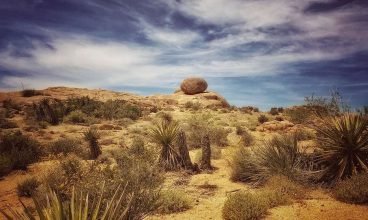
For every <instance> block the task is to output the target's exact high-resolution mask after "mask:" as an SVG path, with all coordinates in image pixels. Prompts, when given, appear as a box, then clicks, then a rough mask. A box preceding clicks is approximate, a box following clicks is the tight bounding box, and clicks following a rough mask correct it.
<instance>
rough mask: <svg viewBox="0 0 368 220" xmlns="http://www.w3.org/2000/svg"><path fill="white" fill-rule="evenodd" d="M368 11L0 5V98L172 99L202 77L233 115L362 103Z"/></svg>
mask: <svg viewBox="0 0 368 220" xmlns="http://www.w3.org/2000/svg"><path fill="white" fill-rule="evenodd" d="M367 27H368V1H366V0H356V1H354V0H303V1H302V0H155V1H152V0H140V1H137V0H78V1H76V0H16V1H15V0H1V4H0V89H1V90H5V91H6V90H14V89H18V90H19V89H20V88H21V87H22V86H21V85H22V84H23V85H24V87H26V88H46V87H49V86H76V87H89V88H105V89H115V90H120V91H132V92H135V93H139V94H145V95H147V94H155V93H171V92H172V91H174V90H175V88H177V87H178V86H179V83H180V81H181V80H182V79H183V78H185V77H188V76H201V77H204V78H205V79H206V80H207V81H208V82H209V89H210V90H215V91H217V92H219V93H220V94H222V95H224V96H225V97H226V98H227V99H228V101H229V102H230V103H231V104H235V105H239V106H241V105H256V106H259V107H261V108H262V109H267V108H270V107H272V106H290V105H293V104H298V103H301V102H302V101H303V98H304V96H307V95H311V94H312V93H315V94H317V95H327V94H328V93H329V91H330V90H331V89H335V88H337V89H339V90H340V91H341V92H342V94H343V96H344V97H345V99H346V100H347V101H348V102H349V103H350V104H351V105H352V106H361V105H364V104H368V103H367V100H368V99H367V98H366V97H368V28H367Z"/></svg>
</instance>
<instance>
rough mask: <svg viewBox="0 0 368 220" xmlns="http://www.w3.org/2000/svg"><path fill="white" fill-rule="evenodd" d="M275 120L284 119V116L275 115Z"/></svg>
mask: <svg viewBox="0 0 368 220" xmlns="http://www.w3.org/2000/svg"><path fill="white" fill-rule="evenodd" d="M275 120H276V121H283V120H284V118H283V117H281V116H276V117H275Z"/></svg>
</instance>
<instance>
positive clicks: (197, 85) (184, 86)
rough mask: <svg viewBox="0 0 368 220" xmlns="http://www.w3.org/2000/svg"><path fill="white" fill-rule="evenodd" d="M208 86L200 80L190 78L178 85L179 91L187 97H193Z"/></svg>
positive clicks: (204, 81)
mask: <svg viewBox="0 0 368 220" xmlns="http://www.w3.org/2000/svg"><path fill="white" fill-rule="evenodd" d="M207 87H208V84H207V82H206V80H204V79H202V78H197V77H192V78H187V79H184V80H183V82H182V83H181V85H180V89H181V91H183V92H184V93H185V94H187V95H195V94H199V93H202V92H204V91H206V89H207Z"/></svg>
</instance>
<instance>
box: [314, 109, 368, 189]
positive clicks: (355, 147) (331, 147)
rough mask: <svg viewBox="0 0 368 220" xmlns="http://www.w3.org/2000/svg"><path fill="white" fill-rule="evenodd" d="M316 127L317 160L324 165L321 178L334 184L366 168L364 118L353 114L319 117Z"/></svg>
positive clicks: (367, 152) (367, 137) (367, 141)
mask: <svg viewBox="0 0 368 220" xmlns="http://www.w3.org/2000/svg"><path fill="white" fill-rule="evenodd" d="M321 120H322V121H321V122H322V123H321V125H320V126H318V127H316V128H315V129H316V130H317V140H318V142H319V144H320V147H321V149H322V152H321V154H320V155H319V156H318V158H317V161H318V162H319V163H321V164H323V165H324V166H325V168H324V169H323V170H322V172H321V180H323V181H326V182H330V183H335V182H337V181H339V180H340V179H345V178H347V177H350V176H352V175H355V174H358V173H361V172H367V171H368V130H367V129H368V119H367V118H365V117H363V116H362V115H359V114H355V113H345V114H343V115H341V116H335V117H327V118H322V119H321Z"/></svg>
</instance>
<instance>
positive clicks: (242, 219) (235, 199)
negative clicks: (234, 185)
mask: <svg viewBox="0 0 368 220" xmlns="http://www.w3.org/2000/svg"><path fill="white" fill-rule="evenodd" d="M268 206H269V204H268V202H267V200H266V199H265V198H264V197H263V195H259V194H252V193H250V192H242V191H240V192H236V193H233V194H231V195H230V196H229V197H228V198H227V199H226V201H225V204H224V206H223V208H222V217H223V219H225V220H253V219H260V218H261V217H262V216H263V215H264V214H265V213H266V211H267V209H268V208H269V207H268Z"/></svg>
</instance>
